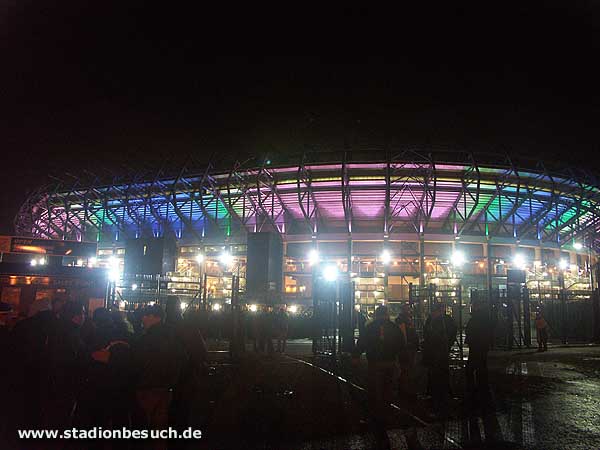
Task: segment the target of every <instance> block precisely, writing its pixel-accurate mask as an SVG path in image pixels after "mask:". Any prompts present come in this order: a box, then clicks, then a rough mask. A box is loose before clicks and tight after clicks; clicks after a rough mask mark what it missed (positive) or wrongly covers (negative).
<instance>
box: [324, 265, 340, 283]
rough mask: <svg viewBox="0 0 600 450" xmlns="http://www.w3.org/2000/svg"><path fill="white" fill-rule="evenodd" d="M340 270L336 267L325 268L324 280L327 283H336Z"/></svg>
mask: <svg viewBox="0 0 600 450" xmlns="http://www.w3.org/2000/svg"><path fill="white" fill-rule="evenodd" d="M338 274H339V272H338V268H337V266H334V265H329V266H325V268H324V269H323V278H325V281H335V280H337V277H338Z"/></svg>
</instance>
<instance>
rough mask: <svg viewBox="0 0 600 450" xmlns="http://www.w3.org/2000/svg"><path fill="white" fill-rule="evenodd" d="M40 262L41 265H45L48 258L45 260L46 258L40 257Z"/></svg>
mask: <svg viewBox="0 0 600 450" xmlns="http://www.w3.org/2000/svg"><path fill="white" fill-rule="evenodd" d="M38 264H39V265H40V266H43V265H45V264H46V260H45V259H44V258H40V259H39V260H38Z"/></svg>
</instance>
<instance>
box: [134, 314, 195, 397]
mask: <svg viewBox="0 0 600 450" xmlns="http://www.w3.org/2000/svg"><path fill="white" fill-rule="evenodd" d="M133 355H134V364H135V371H136V379H137V383H136V388H137V389H138V390H141V389H171V388H174V387H175V386H176V385H177V383H178V382H179V381H180V378H181V372H182V369H183V367H184V365H185V364H186V360H187V355H186V352H185V348H184V345H183V343H182V342H181V340H180V339H179V337H178V336H177V334H176V332H175V330H174V329H173V327H170V326H168V325H165V324H157V325H154V326H153V327H151V328H150V329H149V330H147V331H146V332H145V333H144V334H143V335H142V336H140V338H139V340H138V342H137V343H136V345H135V347H134V351H133Z"/></svg>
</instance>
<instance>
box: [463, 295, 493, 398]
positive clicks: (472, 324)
mask: <svg viewBox="0 0 600 450" xmlns="http://www.w3.org/2000/svg"><path fill="white" fill-rule="evenodd" d="M465 334H466V337H465V344H467V345H468V346H469V360H468V362H467V370H466V381H467V392H468V393H469V395H470V396H471V401H472V402H477V401H478V400H481V401H485V400H486V399H487V394H488V369H487V356H488V352H489V350H490V345H491V343H492V326H491V321H490V317H489V312H488V310H487V308H485V305H484V304H483V302H473V304H472V305H471V319H470V320H469V323H468V324H467V328H466V329H465Z"/></svg>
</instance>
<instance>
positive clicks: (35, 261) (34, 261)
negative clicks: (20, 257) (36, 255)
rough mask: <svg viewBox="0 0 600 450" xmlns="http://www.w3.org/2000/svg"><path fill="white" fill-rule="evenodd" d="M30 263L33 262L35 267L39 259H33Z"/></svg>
mask: <svg viewBox="0 0 600 450" xmlns="http://www.w3.org/2000/svg"><path fill="white" fill-rule="evenodd" d="M29 264H31V265H32V266H33V267H35V266H37V260H36V259H32V260H31V261H30V262H29Z"/></svg>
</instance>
